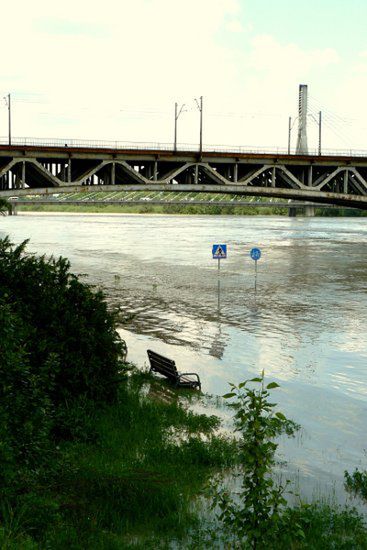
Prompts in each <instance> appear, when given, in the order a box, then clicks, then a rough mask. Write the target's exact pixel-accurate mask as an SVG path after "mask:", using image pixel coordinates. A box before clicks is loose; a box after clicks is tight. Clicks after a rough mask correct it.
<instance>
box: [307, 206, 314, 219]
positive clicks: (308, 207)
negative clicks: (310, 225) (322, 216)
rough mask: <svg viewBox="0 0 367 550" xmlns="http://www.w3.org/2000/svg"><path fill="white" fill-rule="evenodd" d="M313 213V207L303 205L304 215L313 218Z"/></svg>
mask: <svg viewBox="0 0 367 550" xmlns="http://www.w3.org/2000/svg"><path fill="white" fill-rule="evenodd" d="M314 215H315V207H314V206H311V205H309V204H307V205H306V206H305V217H306V218H313V216H314Z"/></svg>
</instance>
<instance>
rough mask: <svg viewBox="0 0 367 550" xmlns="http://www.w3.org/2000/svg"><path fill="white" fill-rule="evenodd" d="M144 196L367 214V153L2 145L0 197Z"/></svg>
mask: <svg viewBox="0 0 367 550" xmlns="http://www.w3.org/2000/svg"><path fill="white" fill-rule="evenodd" d="M97 190H98V191H102V192H108V193H111V192H114V191H126V192H135V191H146V192H156V193H167V192H170V193H171V192H172V191H174V192H176V193H194V194H196V193H201V194H202V193H214V194H218V195H223V194H224V195H227V196H228V197H230V196H234V195H236V196H242V197H245V196H251V197H267V198H268V199H269V200H270V199H271V198H273V197H275V198H280V199H291V200H296V201H308V202H312V203H317V204H332V205H337V206H343V207H350V208H362V209H367V152H358V151H357V152H353V151H349V152H345V151H343V152H338V151H331V152H324V154H323V155H318V154H315V153H310V154H302V155H301V154H289V153H287V152H286V151H282V150H279V149H277V150H276V149H274V150H266V151H259V150H246V149H244V148H242V147H239V148H230V149H229V148H215V147H206V148H204V149H203V151H201V152H199V151H197V150H195V147H192V146H191V147H188V146H187V147H183V146H181V147H180V150H176V151H174V150H173V147H172V146H169V145H166V144H122V143H117V142H112V143H111V142H76V141H74V142H67V143H64V144H63V145H62V144H61V143H60V142H59V141H57V140H55V141H48V142H45V141H42V140H30V139H29V138H28V139H23V140H18V141H17V142H16V143H15V144H14V142H13V144H12V145H11V146H9V145H0V196H4V197H19V198H21V197H24V196H28V197H30V196H34V195H46V196H47V195H51V194H55V193H57V194H62V193H71V192H74V193H75V192H82V193H86V194H88V193H94V192H96V191H97Z"/></svg>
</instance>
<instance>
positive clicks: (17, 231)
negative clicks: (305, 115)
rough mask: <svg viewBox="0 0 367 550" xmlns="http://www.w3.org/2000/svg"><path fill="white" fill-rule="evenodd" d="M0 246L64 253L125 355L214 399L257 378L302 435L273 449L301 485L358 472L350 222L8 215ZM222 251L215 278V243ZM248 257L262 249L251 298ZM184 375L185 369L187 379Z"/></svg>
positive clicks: (364, 312)
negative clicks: (190, 377) (119, 322)
mask: <svg viewBox="0 0 367 550" xmlns="http://www.w3.org/2000/svg"><path fill="white" fill-rule="evenodd" d="M0 223H1V226H0V235H1V234H2V233H3V234H4V233H9V234H10V237H11V238H12V239H13V240H14V241H16V242H19V241H22V240H24V239H25V238H28V237H29V238H30V239H31V241H30V244H29V247H28V250H31V251H35V252H38V253H46V254H51V253H53V254H55V255H56V256H59V255H63V256H66V257H68V258H69V259H70V260H71V263H72V268H73V269H74V270H75V271H76V272H79V273H87V274H88V280H89V281H90V282H91V283H92V284H96V285H97V286H102V287H103V288H104V290H105V292H106V293H107V296H108V299H109V301H110V304H111V306H114V307H118V308H119V310H120V311H121V315H122V318H123V319H125V322H124V328H125V331H123V333H124V336H125V337H126V339H127V343H128V346H129V358H130V359H131V360H132V361H136V362H137V363H138V364H139V365H141V366H143V365H144V363H145V362H146V349H147V348H148V347H150V346H151V345H153V344H154V349H156V351H158V352H161V353H163V355H168V356H170V357H172V358H173V359H176V360H177V362H178V364H179V366H180V369H181V370H189V371H192V370H195V371H197V372H198V373H199V375H200V377H201V379H202V381H203V387H204V388H205V390H207V391H208V392H211V393H216V394H223V393H225V392H226V391H227V389H228V382H229V381H231V382H234V383H236V382H240V381H242V380H244V379H245V378H249V377H252V376H253V375H255V374H258V373H259V372H260V371H261V370H262V368H265V372H266V376H267V377H268V378H271V379H275V380H277V381H279V382H280V384H281V390H279V392H278V394H277V396H276V398H277V400H278V402H279V403H280V405H281V407H282V408H283V410H284V412H285V413H286V414H287V416H289V417H291V418H294V419H295V420H296V421H297V422H299V423H300V424H301V425H302V426H303V436H302V441H299V440H296V441H294V442H293V443H292V442H284V444H283V443H282V445H283V447H284V454H285V456H286V457H287V458H289V459H290V460H291V461H292V464H293V466H292V467H293V468H294V470H295V471H296V472H298V474H297V475H299V480H300V484H301V485H302V486H303V488H304V487H305V484H310V483H311V489H310V490H312V491H313V490H314V489H315V487H316V484H320V487H321V486H322V485H323V484H324V485H326V486H328V487H329V488H330V487H331V486H332V485H333V484H337V487H338V488H339V489H338V490H337V492H338V491H339V492H340V494H341V493H342V476H343V471H344V469H349V470H353V469H354V467H355V466H358V465H363V464H364V465H365V464H366V461H365V454H364V448H365V447H366V442H365V422H366V419H367V407H366V404H365V403H366V395H367V376H366V357H367V342H366V338H365V336H364V335H365V327H366V325H367V307H366V306H367V296H366V294H367V285H366V273H367V239H366V237H367V230H366V224H365V220H364V219H363V218H361V219H357V218H356V219H351V218H348V219H330V218H328V219H319V218H314V219H299V218H297V219H287V218H259V217H256V218H242V217H230V216H228V217H225V216H223V217H180V216H100V215H92V216H86V215H80V216H66V215H65V216H59V215H44V216H41V215H37V216H36V215H35V216H29V215H27V216H25V215H19V216H17V217H15V218H3V219H2V220H1V222H0ZM223 241H225V242H227V246H228V258H227V259H226V261H225V262H223V263H222V266H221V268H220V280H219V278H218V269H217V265H216V264H215V262H213V260H212V256H211V246H212V244H213V243H215V242H223ZM253 246H258V247H259V248H261V250H262V252H263V255H262V257H261V265H259V266H258V267H259V274H258V275H259V277H258V284H257V289H256V291H255V288H254V265H253V264H254V262H253V260H252V259H251V258H250V256H249V251H250V250H251V248H252V247H253ZM194 367H195V368H194Z"/></svg>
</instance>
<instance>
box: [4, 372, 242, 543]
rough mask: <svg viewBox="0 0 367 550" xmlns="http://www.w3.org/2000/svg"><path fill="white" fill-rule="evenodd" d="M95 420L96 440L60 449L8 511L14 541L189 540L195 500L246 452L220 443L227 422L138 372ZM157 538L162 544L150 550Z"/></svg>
mask: <svg viewBox="0 0 367 550" xmlns="http://www.w3.org/2000/svg"><path fill="white" fill-rule="evenodd" d="M153 395H154V396H155V397H153ZM90 414H91V418H90V421H91V422H92V423H93V424H94V426H95V433H96V437H95V438H94V439H90V438H89V439H86V440H78V441H77V440H73V441H63V442H60V443H59V447H60V450H59V455H58V457H57V460H56V461H55V463H54V465H53V468H52V469H50V470H49V471H48V472H47V475H45V476H43V477H38V483H37V487H35V488H34V491H33V492H32V493H27V494H26V495H25V496H19V498H18V500H17V502H16V504H15V505H12V506H11V507H9V506H7V507H6V509H5V510H4V513H3V526H4V530H5V531H4V536H7V537H8V539H10V540H11V541H13V540H14V539H17V540H18V539H20V538H21V537H23V538H24V537H26V536H27V535H31V536H32V539H31V540H33V541H38V542H39V547H41V548H52V549H58V548H60V550H61V549H62V550H63V549H64V548H67V547H69V546H70V547H72V548H75V549H76V548H80V549H82V548H91V549H93V548H96V549H97V548H116V550H117V549H119V548H128V547H130V542H131V540H134V539H139V540H140V539H141V541H142V544H141V548H159V547H160V546H159V544H161V543H162V540H164V539H166V538H167V539H169V538H183V537H185V535H186V534H187V531H188V528H189V527H193V526H197V524H198V519H197V518H196V516H195V513H194V511H193V507H192V499H193V497H195V495H196V494H197V493H198V492H199V491H200V489H201V488H202V486H203V484H204V483H205V481H206V480H207V479H208V478H209V476H210V475H211V474H212V472H213V469H214V468H218V467H223V466H232V465H233V464H234V462H235V460H236V453H235V448H236V444H235V443H234V442H233V441H232V440H229V439H227V438H225V437H223V436H220V435H217V434H216V430H217V428H218V419H217V418H216V417H207V416H205V415H201V414H194V413H193V412H192V411H190V410H188V399H187V398H186V397H185V392H180V396H178V395H177V392H173V391H170V390H169V389H166V388H164V386H162V384H161V383H160V382H158V381H157V380H154V379H152V378H151V377H150V378H147V377H146V375H144V376H142V375H140V374H138V373H135V372H134V373H133V374H132V375H131V376H130V377H129V378H128V379H127V381H126V383H124V384H121V385H120V387H119V390H118V395H117V399H116V400H115V402H114V403H112V404H110V405H108V406H105V407H104V408H103V409H102V410H101V409H95V410H94V411H91V413H90ZM173 433H174V436H173V437H172V434H173ZM0 513H1V511H0ZM152 533H158V534H159V538H160V543H157V542H156V543H155V544H153V543H152V545H151V546H150V543H149V542H147V540H148V539H149V538H150V537H151V535H152ZM132 534H134V536H133V535H132ZM143 541H144V542H143ZM0 547H1V534H0ZM131 547H132V548H133V547H135V546H134V545H133V544H131ZM163 547H166V546H163ZM30 548H33V547H30Z"/></svg>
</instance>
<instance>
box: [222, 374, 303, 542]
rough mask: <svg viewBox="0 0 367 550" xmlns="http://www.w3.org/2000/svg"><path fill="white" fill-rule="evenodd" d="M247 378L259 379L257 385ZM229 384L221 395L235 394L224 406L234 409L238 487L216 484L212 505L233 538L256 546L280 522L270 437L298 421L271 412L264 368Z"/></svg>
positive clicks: (273, 534)
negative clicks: (239, 468)
mask: <svg viewBox="0 0 367 550" xmlns="http://www.w3.org/2000/svg"><path fill="white" fill-rule="evenodd" d="M252 383H258V384H260V387H259V389H257V388H256V387H253V386H252ZM230 386H231V392H230V393H228V394H226V395H224V398H225V399H232V398H235V401H234V402H232V403H230V405H229V406H230V407H232V408H233V409H234V410H235V416H234V422H235V427H236V430H237V431H238V432H240V434H241V441H240V461H241V465H242V471H241V474H239V475H240V476H241V489H240V491H238V492H236V493H235V496H233V495H231V494H230V493H229V491H227V490H223V489H221V488H218V486H217V488H216V491H215V494H214V500H213V507H214V508H215V507H219V509H220V513H219V519H220V520H221V521H222V522H223V524H224V526H225V527H226V528H227V529H228V530H229V531H230V532H232V533H235V537H236V538H237V540H238V541H239V543H246V544H248V545H249V546H251V547H252V548H258V547H261V546H266V545H269V542H271V541H272V540H275V539H276V538H277V537H278V535H279V533H280V532H281V531H282V530H284V528H285V524H284V521H283V519H284V518H283V514H282V511H283V508H284V507H285V505H286V501H285V498H284V491H285V487H286V486H284V485H281V484H279V485H277V484H276V483H275V482H274V480H273V479H272V477H271V474H272V469H273V467H274V465H275V451H276V449H277V446H278V445H277V443H275V441H274V438H275V437H276V436H278V435H280V434H281V433H286V434H288V435H292V434H293V433H294V432H295V430H296V429H298V426H297V425H296V424H295V423H294V422H292V421H291V420H288V419H287V418H286V417H285V416H284V415H283V414H282V413H281V412H274V407H275V406H276V405H275V404H274V403H271V402H270V401H269V397H270V393H269V390H271V389H274V388H277V387H278V384H277V383H276V382H271V383H270V384H267V385H266V386H265V380H264V372H263V373H262V375H261V377H259V378H253V379H251V380H246V381H245V382H242V383H241V384H239V385H238V386H236V385H234V384H231V385H230ZM297 529H298V527H297V524H296V525H295V526H294V527H293V532H294V534H295V536H298V535H302V533H301V530H299V533H297Z"/></svg>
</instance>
